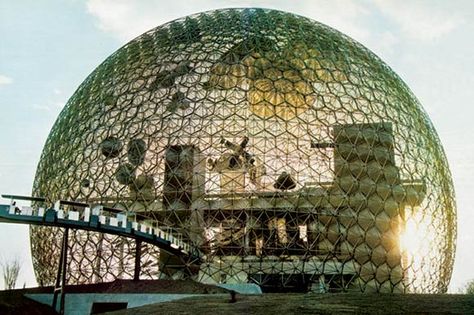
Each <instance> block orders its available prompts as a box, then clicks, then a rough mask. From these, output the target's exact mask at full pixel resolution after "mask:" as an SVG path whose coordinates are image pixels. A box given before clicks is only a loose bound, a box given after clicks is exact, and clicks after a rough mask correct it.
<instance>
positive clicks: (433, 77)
mask: <svg viewBox="0 0 474 315" xmlns="http://www.w3.org/2000/svg"><path fill="white" fill-rule="evenodd" d="M225 7H263V8H273V9H279V10H283V11H288V12H293V13H297V14H300V15H303V16H306V17H309V18H312V19H314V20H316V21H319V22H322V23H325V24H327V25H329V26H331V27H333V28H336V29H337V30H339V31H341V32H343V33H345V34H347V35H349V36H351V37H352V38H354V39H356V40H357V41H359V42H361V43H362V44H363V45H365V46H366V47H367V48H368V49H370V50H371V51H373V52H374V53H375V54H377V55H378V56H379V57H381V59H382V60H384V61H385V62H386V63H387V64H388V65H389V66H390V67H392V69H394V71H395V72H396V73H397V74H398V75H399V76H400V77H401V78H402V79H403V80H404V81H405V82H406V83H407V84H408V86H409V87H410V88H411V90H412V91H413V92H414V94H415V95H416V96H417V97H418V99H419V100H420V102H421V103H422V104H423V107H424V108H425V110H426V111H427V112H428V114H429V116H430V118H431V120H432V121H433V124H434V126H435V128H436V130H437V131H438V134H439V136H440V138H441V141H442V143H443V146H444V149H445V151H446V154H447V157H448V161H449V164H450V167H451V172H452V174H453V180H454V186H455V190H456V197H457V205H458V240H457V244H458V245H457V253H456V262H455V267H454V274H453V278H452V280H451V285H450V291H451V292H457V291H458V290H459V288H461V287H462V286H463V285H464V283H465V282H466V281H467V280H469V279H474V268H472V266H473V265H474V250H473V249H474V248H473V245H472V244H473V243H474V233H473V232H471V230H472V227H474V212H473V206H472V204H471V203H472V201H473V200H474V181H473V179H474V120H473V117H474V107H473V104H472V102H473V100H474V76H473V75H472V74H473V73H474V40H473V37H474V35H473V34H474V2H472V1H471V0H451V1H443V0H425V1H421V0H410V1H409V0H404V1H400V0H359V1H356V0H354V1H349V0H332V1H329V0H301V1H296V0H293V1H289V0H287V1H280V0H273V1H270V0H269V1H264V0H262V1H244V0H241V1H225V0H220V1H218V0H193V1H189V0H174V1H169V0H136V1H125V0H82V1H81V0H42V1H37V0H17V1H9V0H0V39H1V40H0V109H1V114H0V131H1V135H0V193H11V194H24V195H30V194H31V187H32V184H33V178H34V174H35V169H36V165H37V163H38V160H39V156H40V154H41V150H42V147H43V145H44V143H45V141H46V137H47V135H48V133H49V130H50V129H51V127H52V125H53V123H54V121H55V119H56V117H57V116H58V114H59V112H60V111H61V109H62V107H63V106H64V104H65V102H66V101H67V100H68V98H69V97H70V96H71V95H72V94H73V93H74V91H75V90H76V88H77V87H78V86H79V84H80V83H81V82H82V81H83V80H84V79H85V78H86V77H87V75H88V74H89V73H91V72H92V71H93V70H94V68H95V67H96V66H98V65H99V64H100V63H101V62H102V61H103V60H104V59H105V58H106V57H108V56H109V55H110V54H112V53H113V52H114V51H115V50H117V49H118V48H120V47H121V46H122V45H123V44H125V43H126V42H128V41H129V40H131V39H133V38H134V37H136V36H138V35H140V34H142V33H143V32H145V31H147V30H149V29H151V28H153V27H156V26H158V25H161V24H163V23H165V22H167V21H170V20H172V19H175V18H179V17H182V16H185V15H188V14H191V13H196V12H200V11H206V10H211V9H217V8H225ZM0 201H1V203H7V201H6V200H0ZM29 245H30V244H29V235H28V227H27V226H22V225H8V224H1V225H0V259H2V258H3V259H8V258H9V257H13V256H18V257H20V258H21V260H22V262H23V264H22V267H23V270H22V273H21V275H20V279H19V281H18V285H19V286H22V285H23V283H26V285H27V286H35V285H36V281H35V279H34V275H33V268H32V264H31V257H30V248H29ZM0 285H1V287H3V283H1V284H0Z"/></svg>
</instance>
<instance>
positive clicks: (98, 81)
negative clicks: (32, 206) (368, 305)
mask: <svg viewBox="0 0 474 315" xmlns="http://www.w3.org/2000/svg"><path fill="white" fill-rule="evenodd" d="M33 193H34V195H36V196H40V195H44V196H48V197H49V198H50V199H51V200H57V199H72V200H78V201H82V202H88V203H90V204H99V203H100V204H105V205H108V206H111V207H115V208H121V209H124V210H126V211H128V214H129V215H131V216H133V215H140V216H141V217H144V218H145V221H146V222H148V223H149V224H152V225H154V226H159V227H160V228H161V229H167V231H169V232H170V233H172V234H173V236H174V237H176V238H182V239H183V240H185V241H186V242H188V243H190V244H193V245H195V246H197V247H199V248H200V249H201V251H202V252H203V253H204V256H203V258H202V262H201V263H200V264H199V265H198V266H194V267H195V268H191V269H189V268H188V269H187V270H188V273H185V272H183V268H182V266H178V265H176V262H175V261H174V260H173V257H164V256H165V255H162V254H161V255H160V251H159V249H157V248H154V247H152V246H144V248H143V249H142V253H143V254H144V255H143V256H142V269H141V272H142V274H141V276H142V277H143V278H174V279H178V278H182V277H186V276H190V277H193V278H194V279H196V280H198V281H202V282H206V283H247V282H254V283H257V284H259V285H261V286H262V287H263V288H264V290H268V291H278V290H294V291H305V290H310V289H311V288H313V289H314V288H318V289H321V288H322V289H324V290H337V289H342V290H350V289H356V290H362V291H366V292H368V291H379V292H426V293H428V292H445V291H446V289H447V285H448V283H449V280H450V277H451V271H452V265H453V260H454V252H455V238H456V207H455V201H454V192H453V187H452V181H451V175H450V172H449V168H448V165H447V162H446V158H445V154H444V152H443V149H442V147H441V144H440V141H439V139H438V137H437V134H436V132H435V130H434V128H433V126H432V124H431V122H430V121H429V119H428V117H427V115H426V114H425V112H424V111H423V110H422V108H421V106H420V104H419V102H418V101H417V99H416V98H415V96H414V95H413V94H412V92H411V91H410V90H409V89H408V87H407V86H406V85H405V84H404V83H403V82H402V80H401V79H400V78H399V77H398V76H397V75H396V74H395V73H394V72H393V71H392V70H391V69H390V68H389V67H388V66H387V65H385V64H384V63H383V62H382V61H381V60H380V59H379V58H377V57H376V56H375V55H374V54H373V53H371V52H370V51H368V50H367V49H366V48H364V47H363V46H361V45H360V44H359V43H357V42H355V41H353V40H352V39H350V38H348V37H346V36H345V35H343V34H341V33H339V32H337V31H335V30H333V29H331V28H329V27H327V26H325V25H322V24H320V23H318V22H315V21H312V20H309V19H307V18H304V17H300V16H296V15H293V14H290V13H285V12H280V11H274V10H265V9H225V10H215V11H210V12H204V13H200V14H196V15H192V16H188V17H185V18H182V19H178V20H175V21H172V22H170V23H167V24H165V25H163V26H160V27H157V28H155V29H152V30H151V31H149V32H146V33H145V34H143V35H141V36H139V37H138V38H136V39H134V40H132V41H131V42H129V43H128V44H126V45H125V46H124V47H122V48H121V49H119V50H118V51H117V52H115V53H114V54H113V55H112V56H110V57H109V58H108V59H106V60H105V61H104V62H103V63H102V64H101V65H100V66H99V67H98V68H97V69H96V70H95V71H94V72H93V73H92V74H91V75H90V76H89V77H88V78H87V79H86V80H85V81H84V82H83V83H82V84H81V86H80V87H79V88H78V90H77V91H76V92H75V93H74V95H73V96H72V97H71V99H70V100H69V101H68V103H67V105H66V106H65V108H64V109H63V111H62V112H61V114H60V116H59V118H58V119H57V121H56V123H55V125H54V127H53V129H52V131H51V133H50V135H49V138H48V140H47V142H46V145H45V147H44V151H43V154H42V157H41V160H40V162H39V165H38V169H37V174H36V179H35V182H34V188H33ZM61 234H62V232H61V230H59V229H54V228H43V227H32V228H31V242H32V245H31V246H32V253H33V261H34V267H35V272H36V276H37V279H38V281H39V283H41V284H48V283H52V282H53V280H54V275H55V270H56V266H57V265H55V264H57V262H56V260H57V258H56V257H58V255H59V250H60V240H61V237H60V236H61ZM134 246H135V245H134V243H133V242H132V241H131V240H129V239H126V238H121V237H117V236H111V235H106V234H105V235H104V234H99V233H93V232H85V231H74V232H73V233H71V234H70V247H71V248H70V252H71V253H72V254H71V257H70V259H69V261H68V269H69V278H68V282H69V283H91V282H100V281H107V280H112V279H115V278H130V277H132V276H133V267H134V259H133V253H134ZM52 257H53V258H54V259H53V260H52V259H51V258H52ZM189 270H192V272H189Z"/></svg>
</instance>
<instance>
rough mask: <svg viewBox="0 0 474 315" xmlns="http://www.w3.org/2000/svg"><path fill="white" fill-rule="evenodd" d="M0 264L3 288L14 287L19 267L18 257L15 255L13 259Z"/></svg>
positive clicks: (9, 288)
mask: <svg viewBox="0 0 474 315" xmlns="http://www.w3.org/2000/svg"><path fill="white" fill-rule="evenodd" d="M0 265H1V267H2V274H3V284H4V287H5V290H11V289H14V288H15V285H16V281H17V280H18V275H19V274H20V269H21V264H20V259H19V258H18V257H15V258H13V259H10V260H7V261H3V262H1V263H0Z"/></svg>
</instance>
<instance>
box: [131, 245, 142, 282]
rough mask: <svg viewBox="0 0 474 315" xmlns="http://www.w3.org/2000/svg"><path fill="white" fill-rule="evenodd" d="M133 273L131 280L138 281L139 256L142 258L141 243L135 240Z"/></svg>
mask: <svg viewBox="0 0 474 315" xmlns="http://www.w3.org/2000/svg"><path fill="white" fill-rule="evenodd" d="M135 244H136V245H135V272H134V273H133V280H134V281H138V280H140V271H141V260H142V259H141V258H142V257H141V256H142V241H140V240H135Z"/></svg>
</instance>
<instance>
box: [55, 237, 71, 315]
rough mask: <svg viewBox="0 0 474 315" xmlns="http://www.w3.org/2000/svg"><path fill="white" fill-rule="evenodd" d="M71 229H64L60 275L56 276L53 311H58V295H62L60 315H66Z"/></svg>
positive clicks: (59, 266)
mask: <svg viewBox="0 0 474 315" xmlns="http://www.w3.org/2000/svg"><path fill="white" fill-rule="evenodd" d="M68 237H69V228H65V229H64V233H63V241H62V246H61V254H60V256H59V265H58V273H57V275H56V284H55V285H54V294H53V305H52V307H53V309H54V310H56V305H57V303H58V294H59V293H61V298H60V302H59V314H61V315H63V314H64V302H65V294H66V292H65V287H66V268H67V247H68Z"/></svg>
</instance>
